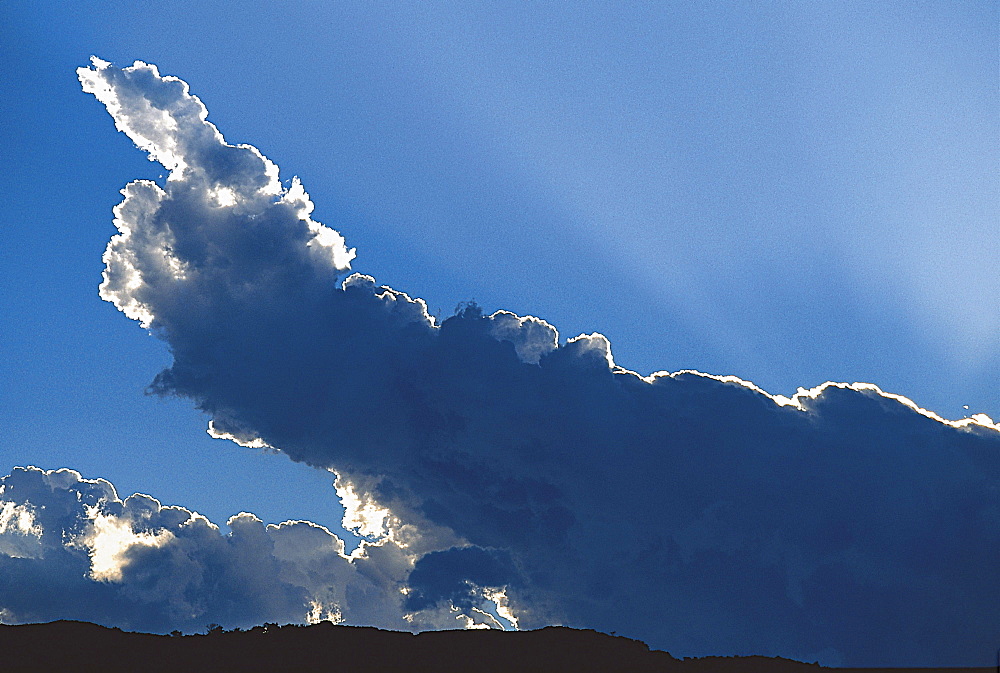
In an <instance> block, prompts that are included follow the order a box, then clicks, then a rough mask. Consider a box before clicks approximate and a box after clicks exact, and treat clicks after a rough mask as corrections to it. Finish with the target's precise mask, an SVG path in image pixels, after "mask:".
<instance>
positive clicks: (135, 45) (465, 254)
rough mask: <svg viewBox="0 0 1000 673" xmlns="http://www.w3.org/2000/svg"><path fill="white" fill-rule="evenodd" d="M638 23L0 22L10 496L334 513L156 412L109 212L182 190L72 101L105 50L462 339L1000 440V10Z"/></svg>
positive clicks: (100, 6)
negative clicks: (487, 328) (519, 338)
mask: <svg viewBox="0 0 1000 673" xmlns="http://www.w3.org/2000/svg"><path fill="white" fill-rule="evenodd" d="M617 5H618V3H598V2H584V3H578V4H576V5H575V8H574V10H573V12H572V13H568V12H567V11H566V9H565V5H564V4H563V3H536V4H533V5H531V7H530V9H529V8H528V7H527V6H524V5H521V4H518V3H499V4H492V3H469V2H455V3H448V2H435V3H412V4H411V3H366V4H364V5H361V4H359V3H325V2H324V3H320V2H315V3H313V2H307V3H267V2H261V3H246V4H245V5H243V8H242V9H241V10H240V11H239V12H233V11H232V9H231V7H230V6H229V5H227V4H226V3H205V2H199V3H194V2H177V3H169V4H167V5H164V4H163V3H145V2H136V3H132V4H130V5H128V6H122V5H119V4H117V3H99V2H98V3H88V4H87V5H86V6H85V7H84V6H77V7H74V8H67V7H65V5H64V3H45V2H40V3H32V4H31V6H30V7H28V6H26V5H19V6H17V7H15V6H13V5H10V4H8V5H5V6H4V7H3V8H2V9H0V31H2V32H0V41H2V43H3V44H4V45H5V48H4V55H3V56H2V59H0V85H2V86H0V101H2V109H3V110H4V117H5V118H6V119H8V120H10V123H8V124H6V130H5V131H4V132H3V136H2V138H0V170H2V171H3V174H4V175H5V176H7V179H6V180H4V181H3V184H2V186H0V197H2V205H0V209H2V211H0V213H2V217H3V223H4V226H3V229H2V233H0V261H2V264H3V268H4V272H5V273H4V290H5V291H4V293H3V295H2V297H0V323H2V325H3V339H2V341H0V381H2V382H3V383H2V385H0V423H2V427H3V437H2V438H0V473H3V474H6V473H7V472H9V471H10V469H11V467H13V466H15V465H25V464H34V465H38V466H39V467H43V468H57V467H64V466H65V467H72V468H74V469H77V470H79V471H81V472H82V473H83V474H84V476H87V477H104V478H107V479H109V480H110V481H112V482H113V483H114V484H115V485H116V486H117V487H118V488H119V490H120V491H121V492H122V493H123V494H128V493H131V492H133V491H141V492H146V493H150V494H152V495H154V496H156V497H157V498H159V499H161V500H163V501H164V502H166V503H178V504H183V505H185V506H187V507H189V508H192V509H196V510H198V511H200V512H202V513H204V514H206V515H207V516H208V517H209V518H211V519H212V520H213V521H216V522H217V523H223V522H224V521H225V519H226V518H227V517H228V516H229V515H231V514H234V513H236V512H238V511H241V510H247V511H252V512H255V513H256V514H258V515H259V516H261V517H262V518H263V519H264V520H265V521H274V522H277V521H282V520H284V519H287V518H303V519H310V520H313V521H317V522H320V523H323V524H326V525H329V526H330V527H331V528H332V529H333V528H337V526H336V523H337V521H338V520H339V518H340V507H339V505H338V504H337V502H336V500H335V499H333V497H332V495H333V494H332V490H331V489H330V478H329V477H328V476H325V475H324V474H322V473H320V472H318V471H313V470H307V469H305V468H303V467H302V466H299V465H293V464H292V463H291V462H290V461H289V460H287V459H286V458H285V457H282V456H273V455H265V454H262V453H260V452H257V451H250V450H242V449H239V450H237V449H235V448H233V447H231V445H230V444H228V443H225V442H222V441H220V440H213V439H211V438H209V437H208V436H207V435H206V434H205V430H204V429H205V424H206V421H207V419H206V418H205V417H203V416H202V415H201V414H200V413H199V412H197V411H196V410H194V409H192V407H191V404H190V403H189V402H187V401H185V400H163V399H159V398H155V397H150V396H145V395H143V390H144V389H145V387H146V386H147V385H148V384H149V383H150V381H151V380H152V378H153V376H155V374H156V373H157V372H158V371H159V370H161V369H162V368H163V367H164V366H166V365H168V364H169V361H170V359H169V354H168V352H167V350H166V347H165V345H164V344H163V343H161V342H159V341H158V340H156V339H154V338H152V337H150V336H148V335H146V334H145V333H144V331H143V330H142V329H140V328H139V327H138V326H137V325H136V324H135V323H133V322H132V321H129V320H126V319H125V318H124V317H123V316H122V315H121V314H120V313H119V312H118V311H116V310H115V308H114V307H113V306H112V305H110V304H108V303H106V302H102V301H100V299H99V298H98V296H97V285H98V283H99V282H100V278H101V275H100V274H101V270H102V268H103V264H102V262H101V254H102V252H103V250H104V247H105V245H106V244H107V240H108V238H109V237H110V235H111V234H112V233H113V226H112V222H111V219H112V218H111V209H112V207H113V206H114V205H115V204H117V203H118V202H119V201H120V200H121V195H120V194H119V190H120V189H121V188H122V187H124V185H125V184H126V183H127V182H129V181H130V180H133V179H136V178H140V177H150V178H155V177H157V176H159V175H162V174H163V170H162V168H161V167H160V166H159V165H157V164H153V163H150V162H148V161H146V159H145V157H144V156H143V155H142V153H140V152H137V151H136V150H135V148H134V147H133V146H132V143H131V142H130V141H129V140H128V139H127V138H125V137H124V136H123V135H121V134H117V133H115V132H114V127H113V124H112V121H111V120H110V118H109V117H108V116H107V114H105V113H104V111H103V110H102V109H101V108H100V106H99V105H98V104H96V103H95V101H94V100H93V98H92V97H91V96H86V95H84V94H82V93H81V92H80V89H79V85H78V83H77V82H76V74H75V68H77V67H79V66H82V65H85V64H86V63H87V60H88V58H89V56H90V55H91V54H97V55H99V56H100V57H101V58H104V59H107V60H110V61H113V62H114V63H116V64H118V65H127V64H129V63H131V62H132V61H133V60H134V59H142V60H144V61H147V62H151V63H156V64H157V65H158V66H159V68H160V71H161V72H163V73H164V74H172V75H177V76H179V77H181V78H183V79H184V80H185V81H187V82H188V83H189V84H190V85H191V87H192V91H193V92H194V93H196V94H198V95H200V96H201V97H202V98H203V100H205V102H206V104H207V105H208V107H209V109H210V117H209V120H210V121H213V122H214V123H215V124H216V125H218V126H219V127H220V129H222V131H223V132H224V133H225V135H226V138H227V140H228V141H229V142H231V143H240V142H248V143H251V144H253V145H255V146H257V147H259V148H260V150H261V151H262V152H263V153H264V154H265V155H266V156H268V157H269V158H270V159H272V160H274V161H275V162H276V163H277V164H278V165H279V166H281V169H282V171H283V177H286V178H287V177H290V176H291V175H298V176H300V177H301V178H302V180H303V182H304V183H305V185H306V188H307V189H308V191H309V193H310V195H311V196H312V198H313V200H314V202H315V203H316V204H317V210H316V212H315V213H314V215H313V216H314V217H315V219H317V220H319V221H321V222H323V223H324V224H327V225H329V226H331V227H333V228H335V229H337V230H338V231H340V232H341V233H342V234H344V236H345V237H346V239H347V242H348V245H350V246H356V247H357V248H358V251H359V256H358V259H357V260H356V262H355V263H354V265H353V266H354V269H355V270H357V271H360V272H363V273H367V274H371V275H373V276H374V277H375V278H376V279H377V280H378V281H379V282H380V283H386V284H389V285H392V286H393V287H397V288H400V289H403V290H405V291H407V292H408V293H410V294H411V295H414V296H419V297H423V298H425V299H426V300H427V302H428V304H429V307H430V310H431V312H432V313H439V314H440V315H441V316H442V317H447V316H448V315H450V314H451V313H452V311H453V309H454V307H455V306H456V305H457V304H458V303H459V302H462V301H466V300H469V299H475V300H476V301H477V302H478V303H479V304H481V305H482V306H483V307H484V308H485V309H486V310H487V312H492V311H493V310H496V309H501V308H503V309H509V310H513V311H516V312H517V313H519V314H522V315H525V314H531V315H537V316H540V317H542V318H545V319H546V320H548V321H549V322H551V323H552V324H554V325H556V326H557V327H558V328H559V330H560V332H561V333H562V334H563V335H564V336H573V335H575V334H578V333H580V332H588V333H589V332H593V331H599V332H601V333H603V334H605V335H607V336H608V337H609V339H610V340H611V343H612V345H613V348H614V356H615V360H616V362H617V363H618V364H620V365H622V366H624V367H628V368H629V369H633V370H635V371H638V372H640V373H642V374H647V373H650V372H652V371H656V370H669V371H676V370H680V369H696V370H700V371H704V372H709V373H713V374H720V375H723V374H735V375H737V376H739V377H741V378H743V379H747V380H750V381H753V382H754V383H756V384H757V385H758V386H760V387H761V388H763V389H765V390H767V391H768V392H771V393H774V394H785V395H790V394H792V393H794V392H795V391H796V389H797V388H798V387H799V386H803V387H812V386H815V385H818V384H820V383H822V382H824V381H827V380H833V381H847V382H852V381H868V382H872V383H876V384H878V385H879V386H881V388H882V389H884V390H887V391H890V392H894V393H898V394H901V395H905V396H907V397H909V398H911V399H913V400H914V401H915V402H916V403H917V404H919V405H921V406H922V407H925V408H928V409H931V410H933V411H936V412H938V413H939V414H941V415H942V416H944V417H946V418H952V419H957V418H961V417H963V416H966V415H968V414H972V413H986V414H988V415H990V416H992V417H993V418H998V417H1000V397H998V396H997V393H996V386H995V382H996V380H997V375H998V374H1000V299H998V298H1000V276H998V275H997V274H996V271H995V264H996V259H997V258H998V254H1000V229H998V227H997V224H998V221H1000V188H998V181H997V175H998V173H997V169H998V168H1000V166H998V163H1000V147H998V145H1000V139H998V136H1000V134H998V130H1000V119H998V116H1000V112H998V111H1000V99H998V92H997V68H998V65H997V64H998V57H997V45H998V23H1000V4H998V3H996V2H965V3H954V2H905V3H868V2H837V3H807V2H759V1H758V2H753V3H689V2H677V3H666V2H659V3H648V4H646V3H643V4H638V3H637V4H633V5H631V6H630V7H629V8H625V9H623V8H621V7H619V6H617ZM966 405H967V406H968V410H966V409H965V406H966ZM222 483H225V487H224V488H220V484H222Z"/></svg>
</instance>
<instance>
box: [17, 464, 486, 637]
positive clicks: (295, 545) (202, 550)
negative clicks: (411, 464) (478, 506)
mask: <svg viewBox="0 0 1000 673" xmlns="http://www.w3.org/2000/svg"><path fill="white" fill-rule="evenodd" d="M338 490H339V491H340V492H341V493H344V494H348V495H349V496H350V497H348V498H345V504H346V505H347V507H348V515H347V518H346V520H345V523H346V524H348V525H353V526H355V527H356V528H357V529H358V530H359V531H360V532H364V533H367V534H368V535H369V538H370V539H369V540H368V541H365V542H362V544H361V546H360V547H358V549H357V550H355V552H354V553H353V554H351V555H346V554H345V553H344V542H343V541H342V540H341V539H340V538H338V537H337V536H336V535H334V534H333V533H331V532H330V531H329V530H327V529H326V528H324V527H323V526H320V525H317V524H314V523H311V522H308V521H286V522H284V523H281V524H278V525H265V524H264V523H263V522H262V521H261V520H260V519H258V518H257V517H256V516H254V515H253V514H249V513H246V512H243V513H240V514H237V515H236V516H234V517H232V518H231V519H230V520H229V522H228V526H229V530H230V532H229V533H224V532H223V531H222V530H220V529H219V527H218V526H216V525H215V524H213V523H212V522H210V521H209V520H208V519H206V518H205V517H203V516H201V515H199V514H198V513H196V512H193V511H190V510H188V509H185V508H183V507H175V506H164V505H162V504H161V503H160V502H159V501H157V500H156V499H154V498H152V497H150V496H147V495H142V494H134V495H131V496H129V497H128V498H125V499H124V500H121V499H120V498H119V497H118V495H117V492H116V491H115V488H114V486H112V485H111V484H110V483H109V482H107V481H105V480H103V479H84V478H83V477H81V476H80V474H79V473H78V472H75V471H73V470H68V469H63V470H51V471H45V470H40V469H38V468H34V467H27V468H15V469H14V470H13V471H12V472H11V474H9V475H7V476H5V477H3V478H2V479H0V575H2V576H3V577H5V578H6V579H8V580H10V581H8V582H4V583H2V584H0V615H2V619H3V621H4V622H5V623H23V622H39V621H51V620H55V619H80V620H86V621H91V622H95V623H99V624H105V625H108V626H118V627H122V628H129V629H136V630H140V631H153V632H167V631H171V630H174V629H180V630H182V631H186V632H192V631H199V630H202V629H203V628H204V627H205V625H206V624H210V623H217V624H221V625H223V626H225V627H227V628H233V627H249V626H253V625H256V624H262V623H266V622H277V623H315V622H317V621H322V620H327V621H334V622H346V623H350V624H359V625H372V626H379V627H382V628H390V629H400V630H414V629H422V628H432V627H433V626H434V625H435V624H437V623H439V622H440V617H441V613H442V612H444V613H446V614H448V615H449V617H450V620H451V623H450V624H449V626H450V627H451V628H455V627H458V626H464V625H469V626H473V625H475V624H477V623H483V622H489V619H484V618H483V617H482V614H483V613H482V609H481V608H482V604H483V602H484V600H485V599H484V598H483V592H480V594H479V596H478V600H474V599H473V597H471V595H469V592H465V593H462V592H456V591H451V590H450V589H449V591H450V594H449V596H452V597H454V599H455V600H454V601H450V602H449V600H447V599H448V598H449V596H444V597H442V596H436V598H437V599H441V598H443V599H445V600H435V601H434V604H433V605H431V604H430V603H429V602H428V603H427V605H418V606H413V605H410V604H409V603H408V602H407V601H408V598H407V597H408V596H412V595H415V593H414V591H413V590H411V589H410V588H409V584H408V583H409V582H410V577H411V573H412V571H413V570H414V564H415V563H417V559H419V558H420V556H421V555H422V554H423V551H421V549H420V548H421V544H420V542H421V540H422V536H421V535H420V533H419V531H418V530H416V529H415V528H414V527H413V526H412V525H409V526H402V525H401V524H400V523H399V521H398V520H397V519H396V518H394V517H393V516H392V514H391V512H388V511H387V510H385V509H384V508H381V507H380V506H379V505H378V503H377V502H376V501H374V500H373V498H372V496H371V495H370V494H368V493H366V492H364V491H360V492H359V490H358V489H356V488H355V487H354V486H353V485H351V484H348V483H346V482H345V481H344V480H343V479H338ZM374 513H378V516H379V517H381V519H380V521H381V527H380V528H376V527H374V526H373V525H372V521H373V520H374V518H375V516H376V515H375V514H374ZM433 539H434V538H433V535H432V536H428V538H427V540H433ZM465 553H467V552H465ZM473 561H474V559H473ZM436 565H440V562H439V561H437V560H436V557H432V560H431V561H429V562H427V563H425V564H423V565H422V566H420V567H421V568H422V570H421V571H420V573H418V574H417V576H416V579H417V581H418V582H419V583H420V589H419V590H418V591H419V592H422V593H420V595H424V594H426V593H428V592H430V591H435V592H437V594H440V593H441V586H440V583H441V580H440V579H437V578H435V575H434V572H433V569H434V568H435V566H436ZM465 565H466V566H468V567H469V569H470V572H471V574H470V577H471V578H472V579H473V580H478V581H479V583H480V584H482V585H483V586H486V585H489V586H490V587H492V591H493V592H494V593H495V594H496V596H494V598H493V601H494V603H493V605H494V607H499V608H501V609H502V608H503V600H504V598H505V597H504V596H503V594H502V586H499V585H497V583H496V582H494V581H492V580H493V578H494V577H495V576H496V572H495V570H491V569H489V568H486V569H485V570H484V568H479V569H478V570H477V569H476V568H477V567H478V566H481V565H482V564H478V566H477V563H475V562H472V563H466V564H465ZM484 572H486V574H485V575H484ZM486 580H489V581H486ZM404 602H407V605H405V606H404ZM411 602H412V601H411ZM425 607H426V608H431V609H428V610H424V608H425ZM490 619H492V618H490ZM494 621H495V620H494ZM487 625H488V626H491V627H494V628H495V627H498V626H499V623H496V624H493V623H488V624H487Z"/></svg>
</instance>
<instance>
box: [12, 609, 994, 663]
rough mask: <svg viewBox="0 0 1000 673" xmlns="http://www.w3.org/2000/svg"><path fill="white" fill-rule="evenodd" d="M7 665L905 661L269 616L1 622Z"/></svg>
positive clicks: (592, 635)
mask: <svg viewBox="0 0 1000 673" xmlns="http://www.w3.org/2000/svg"><path fill="white" fill-rule="evenodd" d="M0 670H2V671H5V672H6V671H10V672H15V671H46V672H52V671H73V672H74V673H76V672H79V671H102V673H115V672H117V671H141V672H143V673H156V672H159V671H171V672H176V671H184V672H189V671H247V672H253V671H268V672H275V671H296V672H299V671H301V672H308V671H349V672H351V673H367V672H369V671H372V672H374V671H413V672H424V671H427V672H430V671H433V672H435V673H449V672H451V671H455V672H459V671H461V672H462V673H466V672H468V671H476V672H482V673H491V672H494V671H495V672H500V671H504V672H508V671H509V672H518V673H530V672H533V671H538V672H539V673H541V672H545V673H557V672H560V671H573V672H595V673H596V672H598V671H600V672H615V673H617V672H626V671H627V672H628V673H646V672H649V673H654V672H656V673H660V672H676V673H708V672H709V671H712V672H719V673H729V672H732V673H749V672H754V673H756V672H762V673H763V672H768V673H819V672H820V671H831V670H836V671H841V672H844V673H847V672H849V671H850V672H851V673H862V672H868V671H871V672H874V671H878V670H881V671H885V672H889V671H892V672H893V673H902V672H903V671H904V670H905V669H827V668H823V667H821V666H818V665H816V664H805V663H801V662H797V661H791V660H788V659H775V658H766V657H706V658H701V659H685V660H678V659H675V658H674V657H672V656H670V655H669V654H668V653H666V652H658V651H651V650H650V649H649V648H648V647H647V646H646V645H645V644H644V643H642V642H639V641H637V640H631V639H629V638H622V637H620V636H609V635H606V634H603V633H598V632H596V631H583V630H578V629H570V628H565V627H548V628H544V629H540V630H537V631H518V632H509V631H508V632H504V631H495V630H482V631H478V630H475V631H430V632H426V633H421V634H417V635H414V634H410V633H401V632H396V631H382V630H380V629H375V628H367V627H352V626H334V625H333V624H330V623H321V624H316V625H314V626H294V625H291V626H282V627H278V626H268V627H256V628H254V629H251V630H249V631H226V632H224V631H222V630H221V629H217V630H215V631H213V632H210V633H208V634H207V635H190V636H161V635H151V634H145V633H128V632H124V631H120V630H118V629H110V628H106V627H103V626H97V625H94V624H88V623H85V622H69V621H58V622H52V623H50V624H25V625H19V626H7V625H0ZM911 670H919V671H922V672H924V673H930V672H931V671H934V672H935V673H960V672H961V673H986V672H987V671H992V670H993V669H991V668H963V669H958V668H955V669H911Z"/></svg>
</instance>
